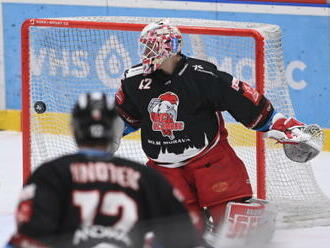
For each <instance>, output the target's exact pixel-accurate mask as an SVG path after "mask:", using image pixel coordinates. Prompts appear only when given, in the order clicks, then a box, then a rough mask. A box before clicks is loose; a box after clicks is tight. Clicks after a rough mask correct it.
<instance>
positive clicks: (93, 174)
mask: <svg viewBox="0 0 330 248" xmlns="http://www.w3.org/2000/svg"><path fill="white" fill-rule="evenodd" d="M70 170H71V173H72V180H73V181H74V182H76V183H87V182H91V183H93V182H111V183H114V184H118V185H120V186H122V187H126V188H131V189H133V190H138V189H139V184H138V180H139V178H140V176H141V175H140V173H139V172H138V171H136V170H133V169H132V168H129V167H125V166H116V165H114V164H113V163H106V162H88V163H73V164H71V165H70Z"/></svg>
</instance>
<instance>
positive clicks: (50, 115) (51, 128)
mask: <svg viewBox="0 0 330 248" xmlns="http://www.w3.org/2000/svg"><path fill="white" fill-rule="evenodd" d="M154 20H155V19H153V18H133V17H81V18H59V19H53V20H49V19H38V20H35V19H31V20H28V21H26V22H25V23H24V25H23V28H22V60H23V61H22V63H23V138H24V141H23V143H24V148H23V149H24V168H25V173H26V174H25V175H27V174H28V173H29V172H30V170H33V169H34V168H35V167H36V166H38V165H39V164H40V163H42V162H44V161H47V160H50V159H52V158H55V157H56V156H59V155H63V154H66V153H70V152H73V151H76V149H77V148H76V146H75V144H74V141H73V139H72V137H71V131H70V117H69V114H70V111H71V108H72V106H73V104H74V102H75V101H76V99H77V97H78V95H79V94H81V93H85V92H91V91H102V92H106V93H107V94H108V95H109V96H112V97H113V96H114V93H115V92H116V90H117V89H118V87H119V85H120V79H121V77H122V75H123V72H124V70H125V69H127V68H129V67H130V66H132V65H134V64H137V63H139V57H138V54H137V51H138V44H137V40H138V36H139V32H140V30H141V29H142V27H143V26H144V24H146V23H150V22H151V21H154ZM170 22H171V23H173V24H175V25H178V26H181V27H182V28H181V31H182V32H183V34H184V48H183V52H184V54H186V55H187V56H192V57H197V58H201V59H206V60H208V61H211V62H213V63H215V64H216V65H217V66H218V68H219V69H220V70H224V71H226V72H229V73H231V74H233V75H234V76H235V77H236V78H239V79H240V80H242V81H246V82H248V83H250V84H251V85H252V86H254V87H256V88H257V89H258V90H260V91H261V92H264V93H265V94H266V96H267V97H268V98H269V99H270V100H271V101H272V103H273V105H274V106H275V107H276V109H277V110H278V111H280V112H283V113H284V114H287V115H290V116H293V115H294V111H293V107H292V104H291V99H290V95H289V91H288V87H287V83H286V79H285V77H284V62H283V51H282V45H281V32H280V29H279V27H278V26H275V25H269V24H257V23H235V22H222V21H212V20H196V19H170ZM224 115H225V118H226V120H227V124H226V126H227V128H228V129H229V134H230V136H229V139H230V143H231V144H232V145H233V146H234V148H235V150H236V152H237V153H238V155H239V156H240V157H241V159H242V160H243V161H244V162H245V164H246V165H247V168H248V172H249V175H250V177H251V182H252V185H253V189H254V192H255V194H257V193H258V196H259V197H266V198H267V199H268V200H270V201H273V202H274V203H277V204H278V206H279V210H280V215H279V216H280V222H279V223H280V226H282V227H297V226H310V225H320V224H330V210H329V207H328V206H329V204H330V201H329V199H328V198H327V197H326V196H324V195H323V193H322V192H321V190H320V189H319V187H318V185H317V183H316V182H315V179H314V176H313V171H312V168H311V165H310V164H297V163H294V162H291V161H289V160H288V159H287V158H286V156H285V154H284V152H283V150H282V147H281V145H278V144H274V142H273V141H270V140H264V139H263V138H262V135H261V134H258V137H257V138H256V133H255V132H253V131H250V130H247V129H246V128H244V127H243V126H242V125H241V124H238V123H237V122H235V121H234V120H233V119H232V118H231V117H230V116H229V115H228V114H226V113H225V114H224ZM263 148H265V149H263ZM263 151H265V152H263ZM117 155H119V156H124V157H126V158H130V159H133V160H137V161H140V162H145V161H146V158H145V156H144V154H143V152H142V150H141V145H140V142H139V133H137V134H133V135H129V136H128V137H126V138H124V139H123V141H122V145H121V147H120V149H119V151H118V152H117ZM257 183H258V185H257Z"/></svg>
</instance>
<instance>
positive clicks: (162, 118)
mask: <svg viewBox="0 0 330 248" xmlns="http://www.w3.org/2000/svg"><path fill="white" fill-rule="evenodd" d="M178 105H179V97H178V96H177V95H176V94H174V93H173V92H166V93H164V94H161V95H160V96H159V97H158V98H152V99H151V101H150V102H149V105H148V112H149V115H150V120H151V121H152V130H153V131H160V132H161V133H162V135H163V136H164V137H168V138H169V139H170V140H173V139H174V138H175V136H174V134H173V131H181V130H183V129H184V122H183V121H176V118H177V115H178Z"/></svg>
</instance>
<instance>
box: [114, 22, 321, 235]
mask: <svg viewBox="0 0 330 248" xmlns="http://www.w3.org/2000/svg"><path fill="white" fill-rule="evenodd" d="M139 44H140V47H141V49H140V55H141V64H138V65H135V66H133V67H132V68H129V69H128V70H127V71H126V72H125V75H124V78H123V79H122V82H121V88H120V89H119V90H118V91H117V93H116V106H117V110H118V113H119V115H120V116H121V117H122V119H123V120H124V122H125V130H124V135H125V134H128V133H129V132H132V131H134V130H137V129H141V140H142V148H143V150H144V152H145V154H146V155H147V157H148V158H149V161H148V163H147V164H148V165H149V166H150V167H152V168H155V169H157V170H158V171H160V172H161V173H163V174H164V175H165V176H166V177H167V178H168V180H169V181H170V182H171V183H172V184H173V185H174V186H175V187H176V188H178V189H179V190H180V191H181V193H182V194H183V196H184V203H185V205H186V207H187V208H188V209H189V210H190V211H191V213H193V214H194V216H195V217H196V220H198V221H196V226H197V227H198V228H199V229H200V230H201V232H203V230H204V226H205V225H204V214H203V211H204V209H205V208H206V209H207V211H208V212H209V214H210V215H211V216H212V218H213V221H214V223H215V225H217V224H218V223H221V222H222V221H223V220H224V215H225V210H226V206H227V205H228V204H227V203H228V202H230V201H232V202H244V201H245V200H246V199H249V198H251V196H252V189H251V185H250V182H249V177H248V173H247V171H246V168H245V166H244V163H243V162H242V161H241V160H240V159H239V158H238V156H237V155H236V154H235V152H234V150H233V149H232V147H231V146H230V144H229V143H228V140H227V136H228V134H227V130H226V128H225V124H224V120H223V118H222V114H221V112H223V111H227V112H229V113H230V114H231V115H232V116H233V117H234V118H235V119H236V120H237V121H238V122H240V123H242V124H243V125H244V126H246V127H247V128H250V129H252V130H255V131H260V132H268V134H269V137H272V138H274V139H276V140H278V141H279V142H282V143H287V144H290V145H296V144H304V145H306V144H307V143H308V142H307V141H309V140H310V137H311V136H310V135H307V134H306V132H304V130H305V125H304V124H303V123H301V122H299V121H297V120H295V119H294V118H287V117H285V116H284V115H283V114H281V113H278V112H276V111H275V110H274V107H273V106H272V104H271V102H270V101H269V100H268V99H267V98H266V97H265V96H264V95H262V94H260V93H259V92H257V91H256V90H255V89H254V88H252V87H251V86H249V84H248V83H246V82H242V81H240V80H239V79H236V78H235V77H233V76H232V75H230V74H228V73H226V72H223V71H219V70H218V69H217V67H216V65H214V64H212V63H210V62H207V61H204V60H200V59H195V58H190V57H187V56H185V55H184V54H183V53H182V47H183V36H182V34H181V32H180V30H179V29H178V28H177V27H175V26H173V25H171V24H170V23H169V22H168V21H167V20H164V21H163V20H161V21H157V22H153V23H151V24H148V25H146V27H145V28H144V29H143V30H142V32H141V34H140V38H139ZM307 133H308V132H307ZM288 147H291V146H288ZM303 148H307V150H306V149H302V150H304V152H302V153H300V154H296V155H298V157H299V156H300V159H301V160H304V161H305V160H309V159H311V158H312V157H313V156H315V155H316V154H317V153H318V151H319V146H317V145H316V146H313V144H312V145H311V144H307V146H306V147H303ZM314 148H315V149H314ZM313 149H314V150H313ZM241 205H243V204H240V206H241ZM246 207H247V208H248V207H249V205H248V204H247V206H246Z"/></svg>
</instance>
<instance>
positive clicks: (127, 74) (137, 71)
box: [124, 65, 143, 78]
mask: <svg viewBox="0 0 330 248" xmlns="http://www.w3.org/2000/svg"><path fill="white" fill-rule="evenodd" d="M142 73H143V67H142V65H139V66H137V67H131V68H129V69H128V70H126V71H125V73H124V78H130V77H134V76H136V75H139V74H142Z"/></svg>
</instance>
